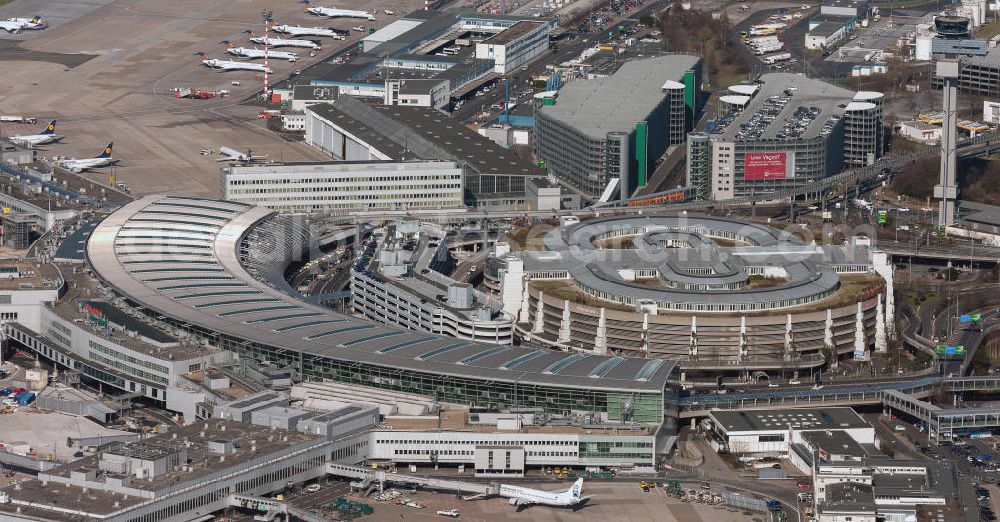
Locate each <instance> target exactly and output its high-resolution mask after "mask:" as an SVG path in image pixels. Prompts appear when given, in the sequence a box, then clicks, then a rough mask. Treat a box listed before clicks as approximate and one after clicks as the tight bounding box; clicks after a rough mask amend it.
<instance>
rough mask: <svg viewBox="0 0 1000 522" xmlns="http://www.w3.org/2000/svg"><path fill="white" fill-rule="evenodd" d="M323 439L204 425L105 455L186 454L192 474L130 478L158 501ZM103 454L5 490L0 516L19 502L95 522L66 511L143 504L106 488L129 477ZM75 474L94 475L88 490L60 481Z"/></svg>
mask: <svg viewBox="0 0 1000 522" xmlns="http://www.w3.org/2000/svg"><path fill="white" fill-rule="evenodd" d="M322 440H324V439H321V437H319V436H316V435H308V434H303V433H299V432H297V431H286V430H281V429H272V428H269V427H262V426H255V425H252V424H244V423H241V422H233V421H226V420H216V419H212V420H208V421H205V422H198V423H195V424H190V425H187V426H179V427H171V429H170V431H169V432H168V433H161V434H157V435H152V436H148V437H145V438H144V439H143V440H141V441H139V442H134V443H127V444H121V445H118V446H116V447H114V448H112V449H110V450H109V453H111V454H115V455H125V456H130V457H135V458H156V457H158V456H162V455H166V454H171V453H175V452H178V451H186V452H187V462H185V463H183V464H185V465H187V466H190V470H182V469H180V467H176V468H172V469H167V470H166V472H165V473H163V474H161V475H158V476H154V477H151V478H141V479H140V478H134V477H132V478H131V481H130V482H129V484H128V487H130V488H135V489H139V490H142V491H148V492H150V493H152V494H153V497H154V498H155V497H159V496H162V495H165V494H167V493H168V492H170V491H174V490H176V489H179V488H183V487H185V486H191V485H195V484H197V483H199V482H200V481H201V480H203V479H204V478H205V477H207V476H208V475H212V474H215V473H217V472H219V471H220V470H224V469H230V470H232V471H233V472H240V471H244V470H246V468H247V465H248V463H250V462H253V461H258V460H260V459H261V458H262V457H263V458H266V457H268V456H271V457H272V458H278V457H280V456H282V455H284V454H288V453H291V452H293V451H297V450H299V449H302V448H306V447H308V446H310V445H311V444H316V443H319V442H321V441H322ZM212 442H226V443H231V446H230V451H229V452H228V453H226V454H225V455H224V457H225V458H224V459H223V458H222V457H223V454H219V453H217V452H216V451H215V450H213V449H212V448H210V443H212ZM102 458H103V454H96V455H91V456H88V457H84V458H82V459H79V460H77V461H74V462H72V463H69V464H65V465H62V466H58V467H56V468H53V469H51V470H49V471H47V472H42V473H40V474H39V478H38V479H37V480H27V481H24V482H21V483H20V484H19V485H18V486H8V487H7V488H4V489H3V491H4V492H5V493H7V494H8V495H10V498H11V501H12V502H11V503H7V504H0V513H3V512H6V513H14V512H16V510H17V509H18V508H19V507H21V508H25V507H26V506H24V505H23V503H32V504H34V505H35V506H37V507H36V508H35V509H37V510H38V512H39V513H43V514H44V517H43V518H42V519H44V520H54V521H75V520H93V518H91V517H86V516H81V517H75V516H74V514H72V513H66V512H65V511H66V510H75V511H81V512H84V513H90V514H97V515H108V514H111V513H115V512H118V511H120V510H122V509H126V508H128V507H131V506H134V505H136V504H140V503H143V502H147V501H148V499H147V498H145V497H142V496H138V495H124V494H121V493H115V492H112V491H107V490H106V489H105V486H104V484H105V483H106V481H108V480H109V479H116V478H122V477H128V475H127V474H123V473H115V472H111V471H105V470H101V469H100V462H101V459H102ZM74 472H82V473H94V472H96V473H97V475H96V477H95V478H94V479H93V480H91V481H90V482H91V486H90V487H81V486H76V485H67V484H64V483H62V482H61V481H62V480H66V479H69V478H70V477H71V475H72V474H73V473H74Z"/></svg>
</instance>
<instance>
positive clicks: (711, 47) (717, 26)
mask: <svg viewBox="0 0 1000 522" xmlns="http://www.w3.org/2000/svg"><path fill="white" fill-rule="evenodd" d="M660 29H661V30H662V31H663V40H664V43H665V44H666V47H667V50H668V51H671V52H681V53H684V52H687V53H692V54H696V55H699V56H701V57H702V59H703V60H704V67H705V73H706V75H707V76H708V83H709V84H710V85H717V86H729V85H732V84H735V83H739V82H740V81H741V80H745V79H747V77H748V75H749V74H750V65H749V64H748V63H747V60H746V58H745V57H744V55H743V54H742V53H740V52H739V51H738V49H736V48H735V46H736V45H739V44H734V43H733V40H731V39H730V38H729V35H730V34H731V32H732V27H731V24H730V23H729V19H728V18H727V17H726V16H725V14H724V12H718V11H715V12H709V11H698V10H695V9H687V10H686V9H681V8H680V7H672V8H670V9H668V10H667V11H666V13H664V14H663V16H662V17H661V18H660Z"/></svg>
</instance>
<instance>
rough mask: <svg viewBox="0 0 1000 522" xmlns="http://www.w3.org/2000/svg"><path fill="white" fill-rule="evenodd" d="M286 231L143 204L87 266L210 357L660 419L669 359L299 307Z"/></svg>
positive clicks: (258, 210)
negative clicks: (478, 336)
mask: <svg viewBox="0 0 1000 522" xmlns="http://www.w3.org/2000/svg"><path fill="white" fill-rule="evenodd" d="M300 226H301V225H300V224H298V223H297V222H295V220H289V219H287V218H284V217H282V216H281V215H279V214H277V213H275V212H274V211H272V210H269V209H267V208H264V207H251V206H247V205H244V204H240V203H235V202H224V201H216V200H205V199H198V198H184V197H164V196H150V197H145V198H142V199H140V200H137V201H135V202H133V203H130V204H128V205H125V206H124V207H122V208H121V209H119V210H117V211H116V212H114V213H113V214H111V215H110V216H109V217H107V218H106V219H105V220H104V221H102V222H101V223H100V224H99V225H98V226H97V227H96V228H95V229H94V231H93V233H92V234H91V237H90V240H89V241H88V243H87V249H86V250H87V259H88V262H89V264H90V266H92V267H93V270H94V272H95V274H96V276H97V277H98V278H99V279H100V280H101V281H102V282H103V283H104V284H105V285H106V286H107V288H108V289H110V290H111V291H112V292H113V295H114V296H115V300H116V303H117V304H118V305H119V306H122V307H125V308H126V309H127V310H128V311H129V313H131V314H138V315H142V316H145V317H149V318H151V319H152V320H155V321H157V322H158V323H162V324H163V325H164V327H165V328H167V329H170V330H171V331H175V332H178V333H181V334H183V335H184V336H185V337H187V338H189V339H196V340H197V342H198V344H199V345H201V346H205V347H209V348H210V349H213V350H219V351H220V353H228V354H231V355H235V356H238V357H240V358H242V359H246V360H248V361H258V362H269V363H272V364H273V365H275V366H276V367H290V368H292V369H293V371H294V373H295V375H296V377H297V378H300V379H302V380H306V381H322V380H333V381H339V382H344V383H350V384H355V385H360V386H369V387H375V388H383V389H387V390H395V391H402V392H406V393H412V394H416V395H422V396H428V397H434V398H435V400H438V401H441V402H446V403H453V404H459V405H465V406H468V407H473V408H488V409H504V408H532V409H537V410H539V411H543V412H551V413H553V414H569V413H571V412H582V413H586V414H588V415H596V416H597V418H599V419H605V420H607V419H610V420H612V421H615V420H617V421H622V420H624V421H627V422H635V423H653V424H658V423H660V422H662V420H663V414H664V413H663V402H664V395H665V393H667V378H668V376H669V375H670V374H671V372H672V371H673V368H674V366H675V364H674V363H673V362H671V361H667V360H662V359H651V360H645V359H629V358H621V357H607V356H599V355H594V356H581V355H580V354H570V353H566V352H559V351H552V350H549V349H526V348H515V347H508V346H498V345H496V344H485V343H480V342H476V341H470V340H462V339H456V338H454V337H447V336H442V335H436V334H431V333H426V332H420V331H411V330H405V329H402V328H398V327H390V326H383V325H379V324H373V323H372V322H370V321H367V320H363V319H359V318H356V317H352V316H346V315H342V314H338V313H336V312H333V311H332V310H330V309H327V308H324V307H320V306H315V305H312V304H309V303H306V302H304V301H302V300H301V299H300V298H299V297H296V295H297V294H296V293H295V292H294V290H293V289H291V288H290V287H289V286H288V284H287V282H285V281H284V279H283V277H282V274H283V270H284V267H286V266H287V264H288V263H289V262H290V260H291V259H293V258H294V257H295V255H297V252H299V251H300V250H299V249H301V248H302V247H303V245H304V243H303V239H302V237H301V236H300V232H297V230H298V227H300ZM29 336H30V337H31V338H34V339H37V340H39V341H40V340H41V338H42V337H43V336H41V335H39V334H38V333H34V332H29ZM163 353H164V356H167V353H168V352H166V351H164V352H163ZM128 365H129V366H131V364H128ZM109 373H112V374H116V371H115V369H114V368H111V369H110V370H109ZM171 393H172V392H171V391H169V390H168V392H167V402H168V403H169V402H170V400H171V396H170V394H171Z"/></svg>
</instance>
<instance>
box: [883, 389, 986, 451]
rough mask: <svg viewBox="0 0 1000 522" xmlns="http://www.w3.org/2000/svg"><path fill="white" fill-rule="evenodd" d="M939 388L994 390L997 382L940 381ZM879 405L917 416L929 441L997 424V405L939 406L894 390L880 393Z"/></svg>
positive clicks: (945, 438)
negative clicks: (958, 431) (956, 432)
mask: <svg viewBox="0 0 1000 522" xmlns="http://www.w3.org/2000/svg"><path fill="white" fill-rule="evenodd" d="M942 384H943V386H942V387H943V388H944V389H947V388H949V387H950V388H955V389H965V388H977V389H979V388H989V389H995V387H996V386H997V382H996V381H995V380H994V381H993V382H984V381H976V380H969V379H961V380H960V381H955V382H948V381H945V382H943V383H942ZM882 405H883V407H884V409H886V410H895V411H899V412H902V413H906V414H907V415H910V416H912V417H915V418H917V419H918V420H919V421H920V423H921V424H922V425H923V426H924V428H925V429H926V430H927V434H928V436H929V437H930V439H931V440H951V438H952V437H953V434H954V431H955V430H957V429H983V428H996V427H1000V408H998V407H984V408H941V407H939V406H935V405H934V404H931V403H929V402H927V401H922V400H920V399H917V398H915V397H913V396H910V395H907V394H905V393H901V392H899V391H897V390H886V391H884V392H882Z"/></svg>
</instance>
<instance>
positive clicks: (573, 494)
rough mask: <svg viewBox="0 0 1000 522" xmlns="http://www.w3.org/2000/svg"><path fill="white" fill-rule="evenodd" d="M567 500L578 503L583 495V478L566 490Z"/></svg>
mask: <svg viewBox="0 0 1000 522" xmlns="http://www.w3.org/2000/svg"><path fill="white" fill-rule="evenodd" d="M566 495H567V500H569V501H570V502H571V503H574V504H575V503H577V502H579V501H580V498H581V497H582V495H583V477H580V478H578V479H576V482H574V483H573V485H572V486H571V487H570V488H569V489H568V490H566Z"/></svg>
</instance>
